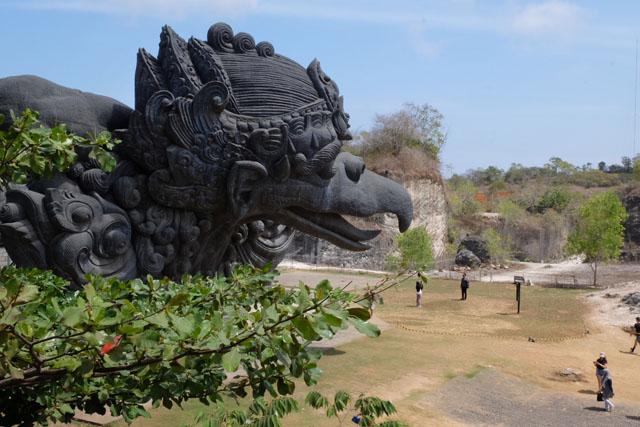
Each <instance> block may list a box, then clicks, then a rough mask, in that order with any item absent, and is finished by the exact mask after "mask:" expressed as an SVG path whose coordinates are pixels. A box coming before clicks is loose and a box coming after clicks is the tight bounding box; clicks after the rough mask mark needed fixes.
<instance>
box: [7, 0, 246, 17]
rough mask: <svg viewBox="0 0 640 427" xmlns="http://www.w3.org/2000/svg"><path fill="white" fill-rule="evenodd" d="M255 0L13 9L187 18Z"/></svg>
mask: <svg viewBox="0 0 640 427" xmlns="http://www.w3.org/2000/svg"><path fill="white" fill-rule="evenodd" d="M257 5H258V0H181V1H176V0H23V1H21V2H19V3H15V6H16V7H21V8H25V9H37V10H69V11H80V12H93V13H108V14H121V15H127V16H144V15H146V16H149V15H152V16H161V17H174V18H184V17H185V16H188V15H194V14H201V13H212V12H218V13H220V12H226V13H230V14H234V12H236V11H237V12H240V13H245V12H250V11H252V10H254V9H255V8H256V7H257Z"/></svg>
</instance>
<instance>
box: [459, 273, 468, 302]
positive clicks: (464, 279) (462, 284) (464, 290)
mask: <svg viewBox="0 0 640 427" xmlns="http://www.w3.org/2000/svg"><path fill="white" fill-rule="evenodd" d="M467 289H469V279H467V273H462V280H461V281H460V291H461V292H462V298H460V300H462V301H465V300H466V299H467Z"/></svg>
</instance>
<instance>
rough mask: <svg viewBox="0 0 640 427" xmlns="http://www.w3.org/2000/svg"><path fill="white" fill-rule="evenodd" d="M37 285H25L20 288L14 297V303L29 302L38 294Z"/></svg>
mask: <svg viewBox="0 0 640 427" xmlns="http://www.w3.org/2000/svg"><path fill="white" fill-rule="evenodd" d="M38 293H39V291H38V287H37V286H36V285H26V286H23V287H22V289H20V293H19V294H18V297H17V298H16V303H18V304H21V303H25V302H29V301H32V300H34V299H35V297H36V296H38Z"/></svg>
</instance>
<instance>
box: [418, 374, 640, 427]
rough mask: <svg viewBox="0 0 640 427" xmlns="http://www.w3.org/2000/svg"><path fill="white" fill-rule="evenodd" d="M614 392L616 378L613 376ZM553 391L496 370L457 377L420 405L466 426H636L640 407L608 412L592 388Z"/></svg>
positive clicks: (623, 407) (628, 407)
mask: <svg viewBox="0 0 640 427" xmlns="http://www.w3.org/2000/svg"><path fill="white" fill-rule="evenodd" d="M614 389H615V378H614ZM580 393H581V394H578V395H570V394H565V393H556V392H549V391H546V390H544V389H542V388H540V387H537V386H535V385H532V384H530V383H526V382H524V381H520V380H518V379H516V378H513V377H509V376H506V375H504V374H501V373H499V372H497V371H495V370H493V369H486V370H484V371H481V372H480V373H479V374H477V375H476V376H474V377H473V378H467V377H464V376H461V377H457V378H454V379H452V380H451V381H449V382H447V383H446V384H445V385H443V386H442V387H440V388H439V389H438V390H437V391H436V392H435V393H434V394H432V395H431V396H427V397H425V398H424V399H423V400H422V401H421V402H420V403H419V405H428V406H435V407H436V408H437V409H438V410H440V411H442V412H444V413H445V414H446V415H447V416H449V417H451V418H453V419H454V420H456V421H459V422H461V423H464V424H470V425H475V426H477V425H481V426H485V425H486V426H489V425H490V426H520V427H523V426H594V427H596V426H597V427H601V426H636V427H637V426H638V425H640V408H638V407H630V406H627V405H624V404H621V403H617V402H616V399H614V400H613V401H614V404H616V407H615V409H614V410H613V412H611V413H608V412H604V409H603V407H604V404H603V403H602V402H597V401H596V396H595V394H593V390H581V392H580Z"/></svg>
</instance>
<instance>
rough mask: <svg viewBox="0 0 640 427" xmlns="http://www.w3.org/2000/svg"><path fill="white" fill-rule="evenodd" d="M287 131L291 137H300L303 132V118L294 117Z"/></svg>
mask: <svg viewBox="0 0 640 427" xmlns="http://www.w3.org/2000/svg"><path fill="white" fill-rule="evenodd" d="M289 131H290V132H291V133H292V134H293V135H300V134H302V132H304V117H296V118H295V119H293V120H291V122H289Z"/></svg>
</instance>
